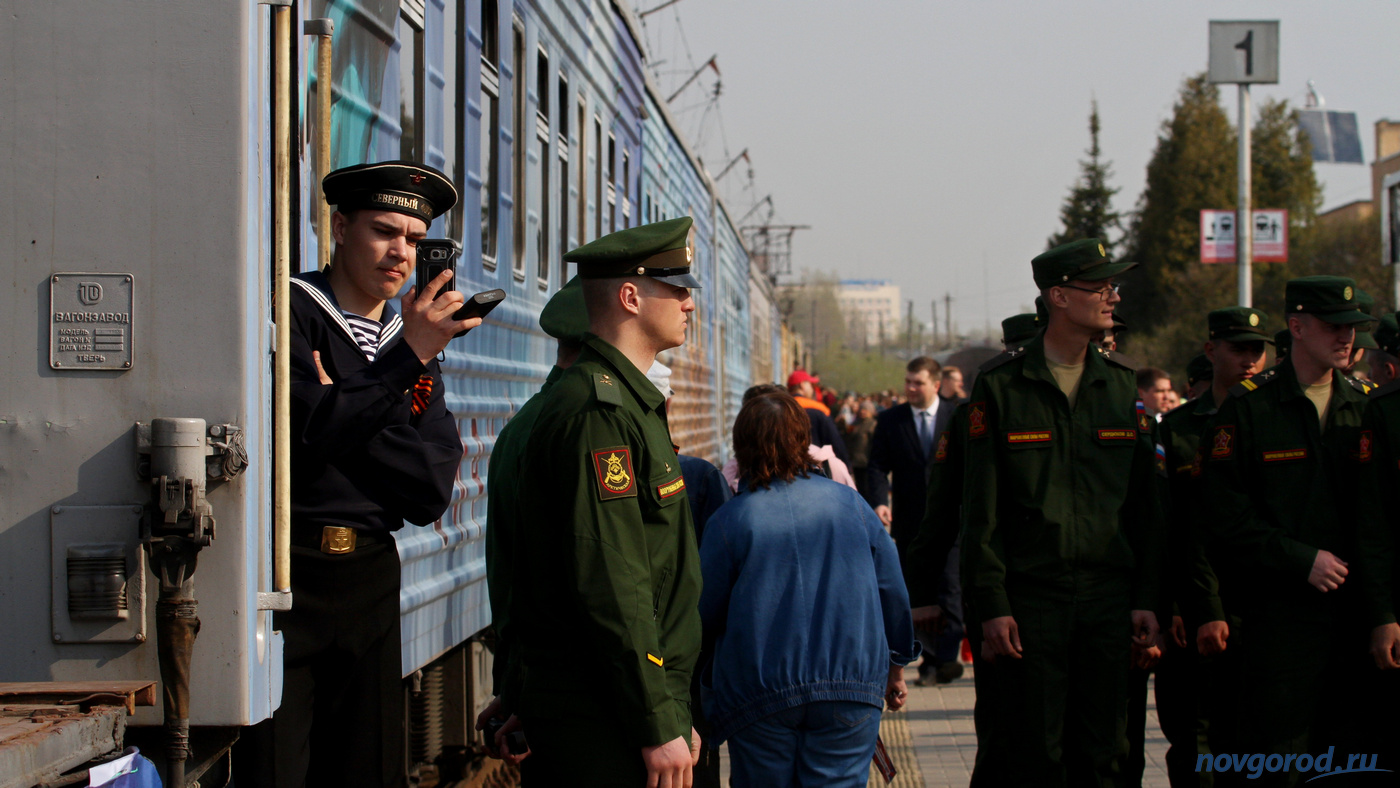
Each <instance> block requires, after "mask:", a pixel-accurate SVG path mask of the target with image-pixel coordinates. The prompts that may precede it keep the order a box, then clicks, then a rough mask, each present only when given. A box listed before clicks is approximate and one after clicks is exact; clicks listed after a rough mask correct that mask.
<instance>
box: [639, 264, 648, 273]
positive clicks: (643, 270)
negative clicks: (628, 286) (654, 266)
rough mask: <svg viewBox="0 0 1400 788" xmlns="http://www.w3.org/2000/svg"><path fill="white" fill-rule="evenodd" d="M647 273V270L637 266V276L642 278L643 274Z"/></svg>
mask: <svg viewBox="0 0 1400 788" xmlns="http://www.w3.org/2000/svg"><path fill="white" fill-rule="evenodd" d="M646 272H647V269H645V268H643V267H641V266H640V265H639V266H637V276H641V275H642V274H644V273H646Z"/></svg>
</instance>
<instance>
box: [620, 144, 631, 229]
mask: <svg viewBox="0 0 1400 788" xmlns="http://www.w3.org/2000/svg"><path fill="white" fill-rule="evenodd" d="M631 194H632V159H631V158H630V157H629V156H628V155H627V151H623V152H622V223H623V224H624V225H626V226H629V227H630V226H632V222H630V221H628V219H629V217H631V215H632V200H631Z"/></svg>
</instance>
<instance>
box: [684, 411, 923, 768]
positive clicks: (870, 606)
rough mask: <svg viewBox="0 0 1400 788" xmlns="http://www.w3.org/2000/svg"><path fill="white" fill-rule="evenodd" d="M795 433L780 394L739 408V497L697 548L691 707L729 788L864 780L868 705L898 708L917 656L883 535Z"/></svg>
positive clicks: (797, 417)
mask: <svg viewBox="0 0 1400 788" xmlns="http://www.w3.org/2000/svg"><path fill="white" fill-rule="evenodd" d="M809 429H810V428H809V426H808V419H807V416H806V414H805V413H804V412H803V411H802V409H801V407H799V406H798V404H797V402H796V400H794V399H793V398H792V397H791V396H790V395H789V394H787V393H786V392H770V393H764V394H760V395H759V396H756V397H753V398H752V399H750V400H749V401H748V402H746V403H745V404H744V406H743V409H742V410H740V412H739V416H738V418H737V419H736V420H735V422H734V451H735V453H736V454H737V455H738V458H739V469H740V472H741V474H742V479H741V484H740V490H739V494H738V495H737V496H736V497H735V498H734V499H733V500H732V501H730V502H729V503H727V504H725V505H724V506H723V507H721V508H720V509H719V511H717V512H715V514H714V515H713V516H712V517H711V518H710V521H709V523H708V524H707V525H706V528H705V539H704V542H703V544H701V546H700V564H701V569H702V572H703V574H704V581H705V586H704V591H703V592H702V594H701V597H700V615H701V618H702V619H703V621H704V624H705V637H706V641H707V642H708V643H710V644H711V648H710V653H712V654H713V661H712V662H711V664H710V665H709V667H708V668H707V669H706V674H705V676H704V680H703V686H704V695H705V712H706V714H707V715H708V716H709V719H710V722H711V724H712V725H713V726H714V735H713V741H712V742H711V745H712V746H714V745H717V744H718V743H719V742H722V741H725V740H728V741H729V759H730V764H731V772H732V776H733V780H734V785H736V786H740V788H742V787H743V786H764V788H768V787H769V786H823V788H833V787H834V786H864V785H865V783H866V778H867V775H868V774H869V768H870V759H871V757H872V756H873V754H874V752H875V739H876V736H877V734H878V733H879V728H880V710H881V708H882V706H884V705H885V704H888V705H889V708H890V709H891V710H892V711H893V710H897V709H899V708H901V707H902V706H903V705H904V700H905V686H904V678H903V666H904V665H906V664H907V663H909V662H911V661H913V660H914V659H915V658H917V657H918V653H919V646H918V643H917V642H916V641H915V640H914V627H913V623H912V622H911V620H910V617H909V595H908V593H907V592H906V591H905V588H904V580H903V578H902V577H901V575H900V570H899V557H898V555H897V554H896V552H895V546H894V541H893V540H891V539H890V537H889V535H888V534H887V533H885V529H884V528H883V527H882V526H881V525H880V520H879V518H878V517H876V515H875V512H874V511H873V510H871V508H870V507H869V506H868V505H867V504H866V503H865V501H864V500H863V499H862V498H861V497H860V494H859V493H857V492H856V491H854V490H852V489H850V488H848V487H844V486H842V485H840V484H837V483H836V482H833V481H831V480H829V479H826V478H824V477H823V476H822V475H821V474H820V472H818V471H816V470H815V469H813V468H812V467H811V461H810V460H809V458H808V456H807V445H808V433H809Z"/></svg>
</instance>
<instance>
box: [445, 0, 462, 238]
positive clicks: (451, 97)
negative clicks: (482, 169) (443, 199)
mask: <svg viewBox="0 0 1400 788" xmlns="http://www.w3.org/2000/svg"><path fill="white" fill-rule="evenodd" d="M466 10H467V2H466V0H447V2H446V3H445V4H444V6H443V50H444V53H445V55H444V58H443V64H442V76H443V86H442V102H443V106H444V109H445V114H446V115H447V120H446V122H445V123H444V124H443V132H444V136H445V137H446V139H445V140H444V141H443V146H442V157H443V162H442V171H443V172H445V173H447V177H449V178H451V179H452V183H453V185H455V186H456V187H457V193H458V194H464V193H465V187H466V155H465V154H466V150H465V145H466V136H467V135H466V127H465V126H464V125H463V119H464V118H465V117H466V107H467V96H466V82H467V69H466V62H467V61H466V58H465V57H464V54H465V53H466V51H467V24H466V16H467V15H466ZM463 209H464V206H463V205H462V201H461V200H458V201H457V204H456V205H454V206H453V207H452V210H451V211H449V212H448V214H447V216H446V217H445V218H444V222H445V225H446V228H447V236H448V237H449V238H457V239H461V240H463V241H465V240H466V239H464V238H462V223H463V213H464V210H463Z"/></svg>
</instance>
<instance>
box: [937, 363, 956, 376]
mask: <svg viewBox="0 0 1400 788" xmlns="http://www.w3.org/2000/svg"><path fill="white" fill-rule="evenodd" d="M954 372H956V373H957V374H959V375H961V374H962V370H961V369H959V368H957V367H953V366H947V367H944V368H943V371H942V372H940V373H938V374H939V377H942V378H947V377H948V376H949V375H951V374H953V373H954Z"/></svg>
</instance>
